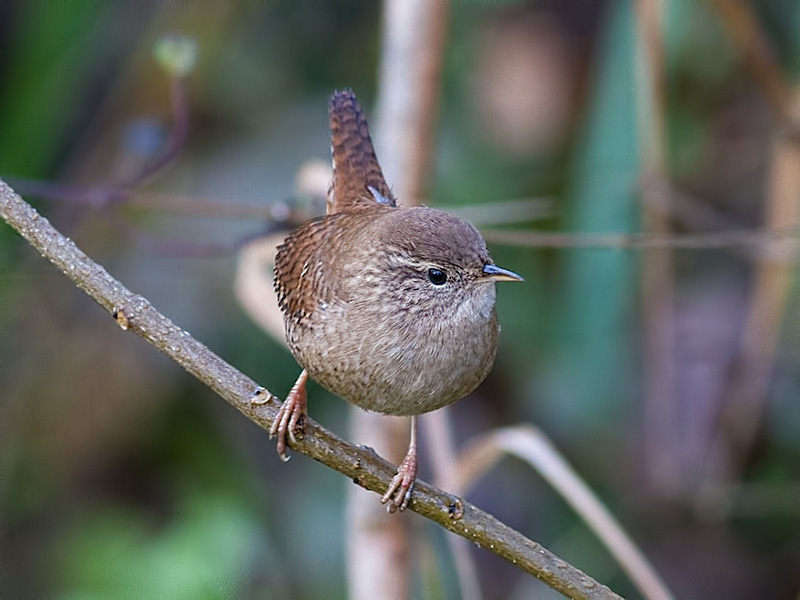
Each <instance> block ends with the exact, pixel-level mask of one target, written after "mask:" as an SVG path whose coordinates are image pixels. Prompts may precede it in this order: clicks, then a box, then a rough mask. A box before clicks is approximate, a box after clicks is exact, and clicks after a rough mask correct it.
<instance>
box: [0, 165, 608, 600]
mask: <svg viewBox="0 0 800 600" xmlns="http://www.w3.org/2000/svg"><path fill="white" fill-rule="evenodd" d="M0 217H2V218H3V219H4V220H5V221H6V222H7V223H8V224H9V225H11V227H13V228H14V229H15V230H16V231H17V232H18V233H19V234H20V235H21V236H22V237H23V238H25V239H26V240H27V241H28V242H29V243H30V244H31V245H32V246H33V247H34V248H36V250H38V251H39V252H40V253H41V254H42V256H44V257H45V258H46V259H47V260H49V261H50V262H51V263H53V264H54V265H55V266H56V267H57V268H58V269H59V270H61V271H62V272H63V273H64V274H65V275H66V276H67V277H69V278H70V279H72V281H74V282H75V284H76V285H77V286H78V287H79V288H81V289H82V290H83V291H84V292H86V293H87V294H88V295H89V296H91V297H92V298H94V300H95V301H96V302H97V303H98V304H100V306H102V307H103V308H105V309H106V310H107V311H108V312H109V313H110V314H112V315H114V317H115V319H116V320H117V323H118V324H119V325H120V327H121V328H122V329H123V330H127V331H132V332H134V333H136V334H138V335H139V336H141V337H143V338H144V339H145V340H147V341H148V342H149V343H151V344H152V345H153V346H155V347H156V348H158V349H159V350H161V351H162V352H163V353H164V354H166V355H167V356H169V357H170V358H171V359H172V360H174V361H175V362H176V363H178V364H179V365H180V366H181V367H183V368H184V369H185V370H186V371H188V372H189V373H191V374H192V375H194V376H195V377H196V378H197V379H199V380H200V381H202V382H203V383H205V384H206V385H207V386H208V387H210V388H211V389H212V390H214V391H215V392H216V393H217V394H219V395H220V396H221V397H222V398H223V399H225V400H226V401H227V402H228V403H230V404H231V405H233V406H234V408H236V409H237V410H239V412H241V413H242V414H244V415H245V416H246V417H247V418H248V419H250V420H251V421H253V422H254V423H256V424H258V425H259V426H260V427H262V428H263V429H266V430H269V427H270V425H271V423H272V420H273V419H274V418H275V415H276V414H277V411H278V400H277V399H276V398H275V397H274V396H272V394H270V393H269V392H268V391H266V390H263V388H259V387H258V385H257V384H256V382H254V381H253V380H252V379H250V378H249V377H247V376H246V375H244V374H243V373H241V372H240V371H238V370H237V369H235V368H234V367H232V366H231V365H229V364H228V363H226V362H225V361H223V360H222V359H221V358H219V357H218V356H217V355H216V354H214V353H213V352H211V350H209V349H208V348H207V347H206V346H204V345H203V344H201V343H200V342H198V341H197V340H195V339H194V338H193V337H192V336H191V335H189V333H188V332H186V331H184V330H183V329H181V328H180V327H179V326H178V325H176V324H175V323H173V322H172V321H171V320H169V319H168V318H167V317H165V316H164V315H162V314H161V313H159V312H158V311H157V310H156V309H155V308H154V307H153V306H152V305H151V304H150V302H148V300H147V299H146V298H144V297H142V296H140V295H138V294H134V293H133V292H131V291H130V290H128V289H127V288H126V287H125V286H124V285H122V283H120V282H119V281H117V280H116V279H114V278H113V277H112V276H111V275H110V274H109V273H108V272H107V271H106V270H105V269H104V268H103V267H102V266H100V265H99V264H97V263H95V262H94V261H93V260H92V259H90V258H89V257H88V256H87V255H86V254H84V253H83V252H82V251H81V250H80V249H79V248H78V247H77V246H76V245H75V244H74V243H73V242H72V241H71V240H69V239H68V238H66V237H65V236H63V235H62V234H61V233H59V232H58V231H57V230H56V229H55V228H54V227H53V226H52V225H51V224H50V222H49V221H48V220H47V219H45V218H44V217H42V216H41V215H40V214H39V213H38V212H36V210H35V209H34V208H33V207H32V206H30V205H29V204H28V203H26V202H25V201H24V200H23V199H22V198H20V196H18V195H17V194H16V193H15V192H14V191H13V190H12V189H11V188H10V187H9V186H8V185H7V184H6V183H5V182H4V181H2V180H0ZM257 389H260V390H262V392H261V394H262V396H263V398H266V402H264V403H254V402H251V400H252V398H253V394H254V392H255V391H256V390H257ZM292 448H293V449H294V451H295V452H298V453H300V454H305V455H306V456H310V457H311V458H313V459H315V460H317V461H319V462H321V463H323V464H324V465H326V466H328V467H330V468H332V469H335V470H336V471H339V472H340V473H342V474H344V475H346V476H347V477H349V478H350V479H352V480H353V481H354V482H355V483H356V484H358V485H360V486H361V487H363V488H365V489H367V490H370V491H373V492H378V493H382V492H384V491H385V490H386V488H387V486H388V484H389V481H390V480H391V479H392V476H393V475H394V472H395V467H394V466H392V465H391V464H389V463H388V462H386V461H385V460H383V459H382V458H380V457H379V456H378V455H377V454H375V452H374V451H373V450H372V449H370V448H366V447H361V446H354V445H353V444H349V443H347V442H345V441H343V440H341V439H339V438H337V437H336V436H334V435H333V434H332V433H331V432H329V431H328V430H326V429H324V428H323V427H321V426H320V425H318V424H317V423H315V422H314V421H312V420H310V419H309V420H307V422H306V433H305V436H304V438H303V439H302V440H298V443H297V444H292ZM462 507H463V514H461V516H460V518H457V515H456V513H458V512H460V509H461V508H462ZM409 508H410V509H411V510H413V511H414V512H416V513H418V514H420V515H422V516H424V517H427V518H428V519H430V520H432V521H434V522H436V523H438V524H439V525H441V526H443V527H444V528H445V529H447V530H449V531H452V532H454V533H457V534H458V535H461V536H463V537H465V538H467V539H468V540H471V541H473V542H474V543H476V544H478V545H479V546H483V547H484V548H487V549H489V550H491V551H492V552H494V553H495V554H497V555H498V556H501V557H503V558H505V559H506V560H508V561H510V562H512V563H514V564H515V565H517V566H519V567H520V568H521V569H523V570H524V571H526V572H528V573H530V574H531V575H534V576H536V577H538V578H539V579H541V580H542V581H544V582H545V583H546V584H547V585H549V586H550V587H552V588H553V589H555V590H557V591H559V592H561V593H562V594H564V595H566V596H568V597H570V598H576V599H583V598H586V599H611V598H619V596H617V595H616V594H614V593H613V592H612V591H611V590H609V589H608V588H607V587H605V586H603V585H601V584H599V583H598V582H596V581H595V580H594V579H592V578H591V577H589V576H587V575H585V574H584V573H582V572H581V571H579V570H578V569H576V568H575V567H573V566H572V565H570V564H569V563H566V562H565V561H563V560H561V559H560V558H558V557H557V556H555V555H554V554H552V553H551V552H549V551H548V550H546V549H545V548H543V547H542V546H540V545H539V544H537V543H536V542H534V541H532V540H529V539H528V538H526V537H525V536H523V535H522V534H521V533H519V532H517V531H515V530H513V529H511V528H510V527H508V526H507V525H505V524H503V523H502V522H500V521H498V520H497V519H496V518H494V517H493V516H491V515H489V514H487V513H485V512H483V511H482V510H480V509H478V508H477V507H475V506H473V505H471V504H469V503H467V502H462V501H460V500H459V499H458V498H456V497H454V496H451V495H449V494H446V493H445V492H443V491H441V490H438V489H436V488H434V487H433V486H431V485H429V484H427V483H425V482H423V481H417V483H416V485H415V487H414V498H413V501H412V503H411V505H410V507H409Z"/></svg>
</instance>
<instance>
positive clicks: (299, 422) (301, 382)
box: [269, 369, 308, 462]
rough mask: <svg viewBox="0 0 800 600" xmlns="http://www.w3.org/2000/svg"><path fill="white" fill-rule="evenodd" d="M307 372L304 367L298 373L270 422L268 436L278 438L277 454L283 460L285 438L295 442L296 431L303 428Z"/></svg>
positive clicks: (284, 460)
mask: <svg viewBox="0 0 800 600" xmlns="http://www.w3.org/2000/svg"><path fill="white" fill-rule="evenodd" d="M307 379H308V373H306V371H305V369H303V372H302V373H300V376H299V377H298V378H297V381H296V382H295V384H294V386H292V389H291V391H290V392H289V395H288V396H286V400H285V401H284V402H283V404H281V407H280V408H279V409H278V415H277V416H276V417H275V420H274V421H273V422H272V427H270V430H269V437H270V439H272V438H278V443H277V444H276V448H277V450H278V456H280V457H281V460H282V461H283V462H286V461H287V460H289V457H288V456H286V438H287V437H288V438H289V441H290V442H291V443H292V444H296V443H297V437H296V436H297V433H302V432H303V428H304V425H305V423H304V420H305V419H304V417H305V416H306V414H307V406H308V405H307V397H306V380H307Z"/></svg>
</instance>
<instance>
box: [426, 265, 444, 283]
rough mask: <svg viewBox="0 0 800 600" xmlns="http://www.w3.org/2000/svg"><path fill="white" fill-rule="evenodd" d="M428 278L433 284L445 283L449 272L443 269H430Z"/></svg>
mask: <svg viewBox="0 0 800 600" xmlns="http://www.w3.org/2000/svg"><path fill="white" fill-rule="evenodd" d="M428 279H430V281H431V283H432V284H433V285H444V282H445V281H447V273H445V272H444V271H442V270H441V269H428Z"/></svg>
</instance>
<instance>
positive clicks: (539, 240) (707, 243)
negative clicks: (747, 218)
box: [481, 225, 800, 250]
mask: <svg viewBox="0 0 800 600" xmlns="http://www.w3.org/2000/svg"><path fill="white" fill-rule="evenodd" d="M481 233H482V234H483V237H484V239H486V241H487V242H492V243H495V244H504V245H507V246H527V247H532V248H587V249H588V248H598V249H602V248H606V249H610V250H642V249H645V248H672V249H675V250H713V249H715V248H735V247H739V246H742V247H747V246H760V245H763V244H768V243H770V242H775V241H778V240H788V239H792V238H797V237H800V225H791V226H788V227H781V228H777V229H752V230H748V229H742V230H737V231H713V232H708V233H686V234H666V235H664V234H652V233H550V232H545V231H520V230H514V229H481Z"/></svg>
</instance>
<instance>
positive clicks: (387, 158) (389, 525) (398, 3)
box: [347, 0, 475, 600]
mask: <svg viewBox="0 0 800 600" xmlns="http://www.w3.org/2000/svg"><path fill="white" fill-rule="evenodd" d="M448 13H449V2H448V0H386V2H384V3H383V23H382V30H381V35H382V41H381V65H380V73H379V82H378V100H377V110H376V118H375V129H374V131H375V136H374V139H375V146H376V153H377V155H378V157H379V159H380V162H381V167H382V169H383V172H384V173H385V175H386V179H387V181H389V182H391V184H392V191H393V193H394V195H395V196H396V197H397V198H399V199H400V203H401V204H402V205H404V206H413V205H416V204H419V203H420V200H421V198H423V197H424V196H425V189H426V187H427V183H428V178H429V177H430V173H431V164H432V161H431V155H432V148H433V143H432V142H433V137H432V136H433V132H434V127H433V124H434V122H435V117H436V107H437V103H438V94H439V71H440V69H441V62H442V56H443V54H444V43H445V35H446V32H447V17H448ZM351 431H352V436H353V439H357V440H359V441H361V442H362V443H368V444H370V445H373V446H375V448H376V450H377V451H378V452H379V453H380V454H381V455H383V456H388V457H389V458H391V459H393V460H397V461H398V462H399V460H400V459H401V457H402V456H403V453H404V452H405V448H406V446H407V445H408V439H409V420H408V419H407V418H404V417H400V418H398V417H387V416H385V415H379V414H376V413H368V412H365V411H362V410H360V409H358V408H355V407H354V408H353V410H352V411H351ZM347 518H348V523H349V527H348V540H347V541H348V561H347V569H348V584H349V593H350V597H351V598H353V599H354V600H367V599H371V598H377V597H380V598H385V599H386V600H393V599H397V600H404V599H405V598H408V597H410V596H411V594H410V591H409V589H408V585H409V583H410V582H411V581H412V580H413V577H411V574H410V573H411V566H412V564H413V563H412V558H413V553H412V552H411V544H410V540H409V532H410V528H409V527H408V523H407V522H406V520H405V519H402V518H400V519H398V518H397V515H392V516H390V515H387V514H385V512H384V511H382V509H381V507H380V506H379V505H378V503H376V502H375V501H374V499H373V498H372V497H371V496H369V495H366V494H362V493H360V492H359V491H358V490H356V489H355V488H353V489H351V491H350V493H349V494H348V517H347ZM472 585H473V587H474V586H475V583H473V584H472Z"/></svg>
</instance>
